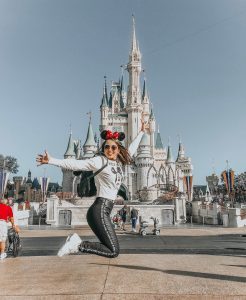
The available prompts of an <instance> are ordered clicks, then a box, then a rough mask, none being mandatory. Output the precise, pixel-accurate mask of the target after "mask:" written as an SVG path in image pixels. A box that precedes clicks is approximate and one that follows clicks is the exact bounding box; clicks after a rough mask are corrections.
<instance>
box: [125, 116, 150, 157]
mask: <svg viewBox="0 0 246 300" xmlns="http://www.w3.org/2000/svg"><path fill="white" fill-rule="evenodd" d="M145 128H146V124H145V122H144V120H143V118H142V120H141V130H140V132H139V133H138V135H137V136H136V137H135V139H134V140H133V141H132V142H131V144H130V145H129V147H128V152H129V154H130V156H133V155H134V153H135V152H136V151H137V148H138V146H139V143H140V141H141V139H142V137H143V135H144V132H145Z"/></svg>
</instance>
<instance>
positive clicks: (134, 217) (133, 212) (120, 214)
mask: <svg viewBox="0 0 246 300" xmlns="http://www.w3.org/2000/svg"><path fill="white" fill-rule="evenodd" d="M128 218H130V221H131V231H132V232H137V223H138V219H139V211H138V209H137V208H135V207H132V208H131V209H130V208H128V207H127V205H126V204H125V205H124V206H123V207H122V208H121V209H120V210H118V211H117V214H116V215H114V216H113V219H112V221H113V223H114V225H115V227H116V228H119V229H120V230H124V231H126V221H127V220H128Z"/></svg>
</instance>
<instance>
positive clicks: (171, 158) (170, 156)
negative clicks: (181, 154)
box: [167, 138, 173, 163]
mask: <svg viewBox="0 0 246 300" xmlns="http://www.w3.org/2000/svg"><path fill="white" fill-rule="evenodd" d="M172 162H173V154H172V147H171V144H170V138H168V148H167V163H172Z"/></svg>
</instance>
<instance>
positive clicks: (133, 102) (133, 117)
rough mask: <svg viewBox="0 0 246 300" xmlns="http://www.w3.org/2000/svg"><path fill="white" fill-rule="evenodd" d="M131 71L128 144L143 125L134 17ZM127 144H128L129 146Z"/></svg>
mask: <svg viewBox="0 0 246 300" xmlns="http://www.w3.org/2000/svg"><path fill="white" fill-rule="evenodd" d="M127 71H128V73H129V86H128V91H127V106H126V111H127V113H128V135H127V137H128V145H129V144H130V143H131V142H132V141H133V140H134V138H135V137H136V136H137V135H138V132H139V129H140V126H141V113H142V110H143V109H142V105H141V102H142V101H141V92H140V73H141V53H140V50H139V46H138V43H137V39H136V32H135V20H134V17H133V24H132V46H131V51H130V54H129V62H128V64H127ZM128 145H127V146H128Z"/></svg>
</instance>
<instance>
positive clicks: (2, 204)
mask: <svg viewBox="0 0 246 300" xmlns="http://www.w3.org/2000/svg"><path fill="white" fill-rule="evenodd" d="M6 203H7V200H6V199H2V200H1V201H0V252H1V255H0V259H5V258H6V257H7V254H6V253H5V246H6V245H5V244H6V239H7V236H8V226H7V222H11V224H12V227H13V228H14V229H15V224H14V217H13V211H12V208H11V207H10V206H8V205H6Z"/></svg>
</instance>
